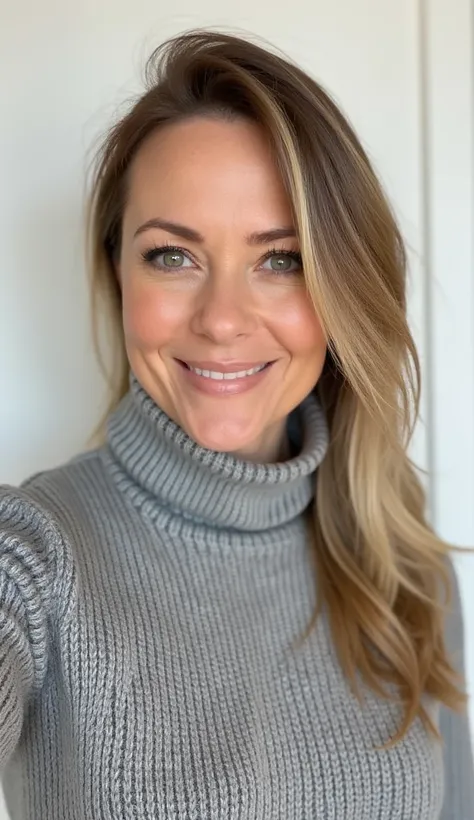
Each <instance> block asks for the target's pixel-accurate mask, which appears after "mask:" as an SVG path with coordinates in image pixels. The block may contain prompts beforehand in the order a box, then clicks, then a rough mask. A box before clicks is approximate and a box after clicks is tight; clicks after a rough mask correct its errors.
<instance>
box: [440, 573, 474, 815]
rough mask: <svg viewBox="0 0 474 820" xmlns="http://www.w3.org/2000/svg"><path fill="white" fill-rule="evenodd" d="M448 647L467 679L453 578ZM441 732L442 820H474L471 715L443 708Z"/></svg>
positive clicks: (457, 597) (460, 616) (455, 581)
mask: <svg viewBox="0 0 474 820" xmlns="http://www.w3.org/2000/svg"><path fill="white" fill-rule="evenodd" d="M453 575H454V573H453ZM446 645H447V647H448V651H449V653H450V655H451V658H452V662H453V663H454V665H455V667H456V669H457V670H458V671H459V672H460V673H461V674H462V675H464V672H465V668H464V629H463V618H462V606H461V599H460V594H459V588H458V583H457V579H456V577H454V578H453V604H452V611H451V613H450V616H449V617H448V619H447V627H446ZM440 731H441V734H442V737H443V742H444V771H445V776H444V777H445V793H444V803H443V810H442V812H441V817H440V820H474V761H473V755H472V746H471V732H470V726H469V717H468V715H467V714H466V713H460V714H459V713H456V712H453V711H451V710H449V709H446V708H445V707H444V706H442V707H441V714H440Z"/></svg>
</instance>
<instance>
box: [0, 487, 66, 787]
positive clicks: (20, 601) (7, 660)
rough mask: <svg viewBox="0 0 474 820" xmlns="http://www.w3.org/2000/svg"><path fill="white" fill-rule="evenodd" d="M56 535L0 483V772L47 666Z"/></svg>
mask: <svg viewBox="0 0 474 820" xmlns="http://www.w3.org/2000/svg"><path fill="white" fill-rule="evenodd" d="M58 537H59V536H58V532H57V528H56V527H55V524H54V522H53V521H52V520H51V516H50V515H49V514H48V513H47V512H46V511H45V510H44V509H42V508H41V506H40V505H39V504H37V503H36V502H34V501H33V500H32V499H31V498H29V497H28V494H27V493H26V492H25V491H24V490H18V489H14V488H12V487H0V771H1V770H2V769H3V767H4V764H5V763H6V762H7V760H8V758H9V757H10V755H11V754H12V752H13V751H14V749H15V746H16V745H17V743H18V740H19V737H20V734H21V731H22V726H23V719H24V712H25V707H26V706H27V703H28V700H29V698H30V697H31V696H33V695H34V694H35V692H37V691H38V690H39V689H40V688H41V686H42V684H43V681H44V678H45V674H46V670H47V661H48V639H49V632H48V624H49V622H50V618H49V614H50V611H51V606H52V602H53V601H54V597H55V596H54V590H53V579H54V577H55V563H56V557H55V545H56V544H57V542H58Z"/></svg>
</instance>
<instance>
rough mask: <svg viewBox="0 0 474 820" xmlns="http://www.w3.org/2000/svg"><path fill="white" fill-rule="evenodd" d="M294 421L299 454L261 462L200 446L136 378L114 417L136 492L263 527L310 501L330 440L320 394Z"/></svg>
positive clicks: (222, 523) (213, 522)
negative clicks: (274, 460)
mask: <svg viewBox="0 0 474 820" xmlns="http://www.w3.org/2000/svg"><path fill="white" fill-rule="evenodd" d="M289 424H290V425H291V428H292V429H293V430H296V431H297V435H298V438H299V440H300V447H299V452H298V455H296V456H295V457H293V458H291V459H289V460H288V461H285V462H282V463H277V464H257V463H252V462H248V461H244V460H241V459H238V458H236V457H235V456H233V455H230V454H228V453H220V452H215V451H213V450H207V449H205V448H203V447H200V446H199V445H198V444H196V442H195V441H193V440H192V439H191V438H190V437H189V436H188V435H187V434H186V433H185V432H184V431H183V430H182V429H181V428H180V427H179V426H178V425H177V424H175V422H173V421H172V420H171V419H170V418H169V417H168V416H167V415H166V413H164V412H163V410H161V409H160V408H159V407H158V406H157V404H156V403H155V402H154V401H153V399H152V398H151V397H150V396H149V395H148V394H147V393H146V392H145V390H143V388H142V387H141V386H140V384H139V383H138V381H137V380H136V378H135V377H134V376H133V375H131V377H130V391H129V393H128V394H127V395H126V396H125V397H124V398H123V400H122V402H121V403H120V405H119V406H118V408H117V410H116V411H115V412H114V413H113V414H112V415H111V417H110V419H109V423H108V446H109V451H110V454H111V456H112V458H113V461H114V462H115V464H116V465H117V467H118V468H119V470H120V474H121V475H122V477H123V480H124V482H125V484H126V485H127V488H128V490H129V491H132V492H133V494H134V496H135V497H137V494H140V493H143V494H145V495H146V496H147V498H148V500H150V498H153V499H154V500H155V502H156V505H157V507H158V508H164V509H165V510H167V511H168V512H172V513H174V514H177V515H178V516H182V517H183V518H185V519H187V520H188V521H189V520H194V521H196V523H199V524H207V525H209V526H212V527H217V528H229V529H233V530H241V531H247V532H250V531H262V530H266V529H269V528H273V527H278V526H281V525H283V524H287V523H289V522H290V521H291V520H292V519H294V518H296V517H297V516H299V515H300V514H301V513H302V512H303V511H304V510H305V509H306V507H307V506H308V504H309V503H310V501H311V498H312V496H313V492H314V474H315V472H316V469H317V467H318V466H319V464H320V463H321V461H322V459H323V457H324V455H325V452H326V449H327V443H328V432H327V426H326V421H325V417H324V414H323V411H322V408H321V406H320V404H319V402H318V400H317V398H316V397H315V396H314V395H310V396H308V397H307V398H306V399H305V400H304V401H303V402H302V403H301V405H300V406H299V407H298V408H297V409H296V410H295V411H293V413H292V414H291V416H290V418H289Z"/></svg>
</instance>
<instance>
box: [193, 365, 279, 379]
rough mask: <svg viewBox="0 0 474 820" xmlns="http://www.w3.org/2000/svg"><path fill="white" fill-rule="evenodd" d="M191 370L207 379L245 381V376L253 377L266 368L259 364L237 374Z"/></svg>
mask: <svg viewBox="0 0 474 820" xmlns="http://www.w3.org/2000/svg"><path fill="white" fill-rule="evenodd" d="M188 367H189V369H190V370H192V371H193V373H197V375H198V376H204V378H206V379H243V378H244V376H253V374H254V373H258V372H259V371H260V370H263V368H264V367H265V365H264V364H259V365H258V366H257V367H252V369H251V370H239V371H238V372H237V373H222V372H220V371H218V370H201V369H200V368H199V367H191V365H188Z"/></svg>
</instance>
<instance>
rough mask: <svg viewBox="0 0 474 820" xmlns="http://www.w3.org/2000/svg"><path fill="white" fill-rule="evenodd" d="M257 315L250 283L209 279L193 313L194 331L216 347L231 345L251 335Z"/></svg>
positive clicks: (213, 277)
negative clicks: (239, 338) (238, 339)
mask: <svg viewBox="0 0 474 820" xmlns="http://www.w3.org/2000/svg"><path fill="white" fill-rule="evenodd" d="M257 324H258V316H257V310H256V306H255V304H254V300H253V298H252V293H251V289H250V287H249V286H248V284H246V283H244V282H241V281H236V280H235V279H233V281H230V277H219V275H218V273H216V275H214V276H210V277H209V279H208V280H207V282H206V284H205V286H204V287H203V288H202V290H201V292H200V294H199V299H198V300H197V303H196V309H195V311H194V316H193V321H192V329H193V331H194V332H195V333H197V334H198V335H204V336H207V338H208V339H210V340H211V341H213V342H214V343H215V344H220V345H224V344H229V343H231V342H232V341H233V340H234V339H236V338H238V337H239V336H248V335H250V334H251V333H252V332H253V331H254V330H255V328H256V327H257Z"/></svg>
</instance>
